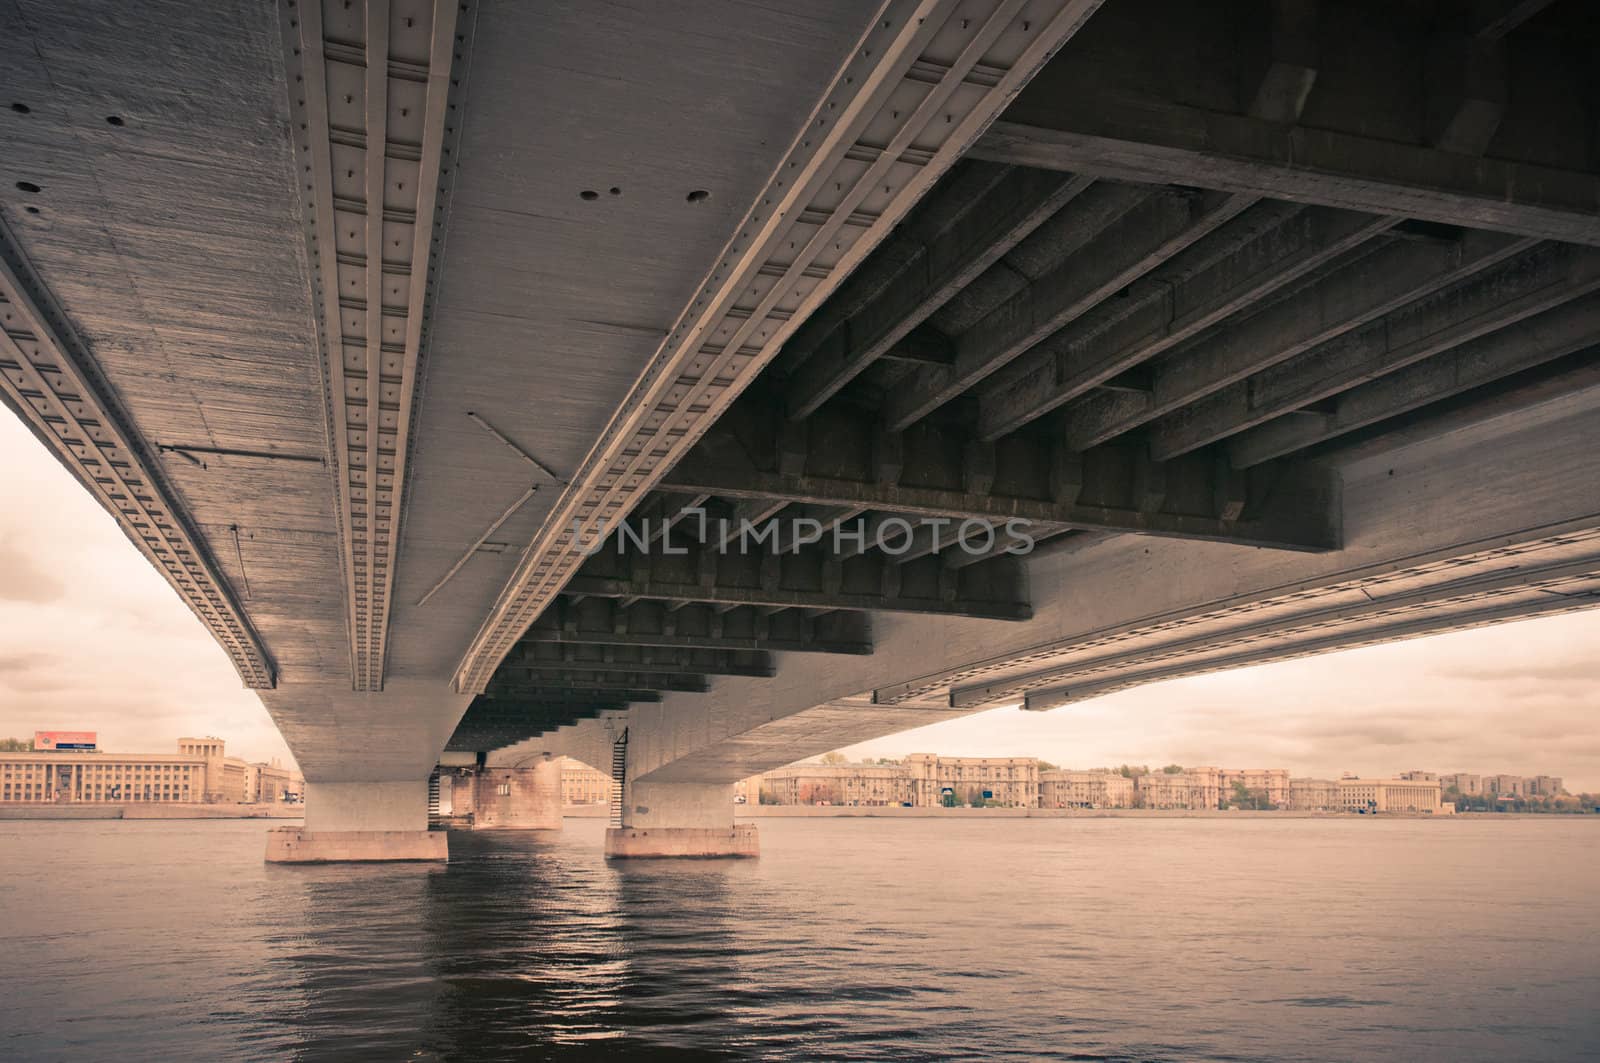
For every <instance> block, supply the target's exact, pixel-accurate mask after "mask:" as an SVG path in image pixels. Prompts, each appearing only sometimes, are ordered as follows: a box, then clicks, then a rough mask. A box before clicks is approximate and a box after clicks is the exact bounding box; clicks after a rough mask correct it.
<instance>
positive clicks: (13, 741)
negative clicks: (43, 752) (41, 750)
mask: <svg viewBox="0 0 1600 1063" xmlns="http://www.w3.org/2000/svg"><path fill="white" fill-rule="evenodd" d="M31 752H33V743H32V742H29V741H28V740H27V739H25V738H0V753H31Z"/></svg>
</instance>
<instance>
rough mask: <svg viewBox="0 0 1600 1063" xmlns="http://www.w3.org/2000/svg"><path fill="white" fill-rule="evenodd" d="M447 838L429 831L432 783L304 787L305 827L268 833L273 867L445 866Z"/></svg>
mask: <svg viewBox="0 0 1600 1063" xmlns="http://www.w3.org/2000/svg"><path fill="white" fill-rule="evenodd" d="M448 838H449V836H448V835H447V834H446V833H445V832H444V831H430V830H428V782H427V780H426V779H419V780H416V781H411V780H403V781H383V782H331V783H330V782H311V781H309V780H308V781H307V782H306V822H305V826H304V827H278V828H276V829H274V830H270V831H268V832H267V862H268V863H270V864H329V863H344V862H350V861H374V860H446V859H448V858H449V852H450V850H449V841H448Z"/></svg>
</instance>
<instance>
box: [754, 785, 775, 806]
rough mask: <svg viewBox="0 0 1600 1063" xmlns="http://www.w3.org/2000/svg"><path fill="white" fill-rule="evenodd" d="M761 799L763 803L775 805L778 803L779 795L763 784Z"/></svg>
mask: <svg viewBox="0 0 1600 1063" xmlns="http://www.w3.org/2000/svg"><path fill="white" fill-rule="evenodd" d="M759 800H760V802H761V804H763V805H775V804H777V803H778V795H777V794H775V793H773V792H772V791H771V790H769V789H767V788H766V787H765V786H763V787H762V788H761V796H760V798H759Z"/></svg>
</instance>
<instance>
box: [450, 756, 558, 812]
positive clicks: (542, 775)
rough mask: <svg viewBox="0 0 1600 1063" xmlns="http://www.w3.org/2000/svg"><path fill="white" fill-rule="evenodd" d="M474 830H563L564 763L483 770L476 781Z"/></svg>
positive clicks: (542, 761) (550, 761) (546, 760)
mask: <svg viewBox="0 0 1600 1063" xmlns="http://www.w3.org/2000/svg"><path fill="white" fill-rule="evenodd" d="M472 791H473V792H472V829H473V830H560V829H561V762H560V761H559V760H556V759H555V758H554V757H549V756H546V757H542V758H540V759H539V760H536V761H534V762H533V763H531V764H525V765H523V766H521V767H517V768H480V769H479V770H478V772H477V774H476V775H474V776H473V779H472Z"/></svg>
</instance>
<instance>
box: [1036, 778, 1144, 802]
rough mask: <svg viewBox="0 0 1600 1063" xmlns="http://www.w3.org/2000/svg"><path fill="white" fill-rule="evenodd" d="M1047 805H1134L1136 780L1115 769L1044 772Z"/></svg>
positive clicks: (1043, 795)
mask: <svg viewBox="0 0 1600 1063" xmlns="http://www.w3.org/2000/svg"><path fill="white" fill-rule="evenodd" d="M1039 804H1040V806H1041V807H1043V808H1131V807H1132V806H1133V780H1132V779H1130V778H1128V777H1127V776H1125V775H1119V774H1118V773H1116V772H1114V771H1042V772H1040V773H1039Z"/></svg>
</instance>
